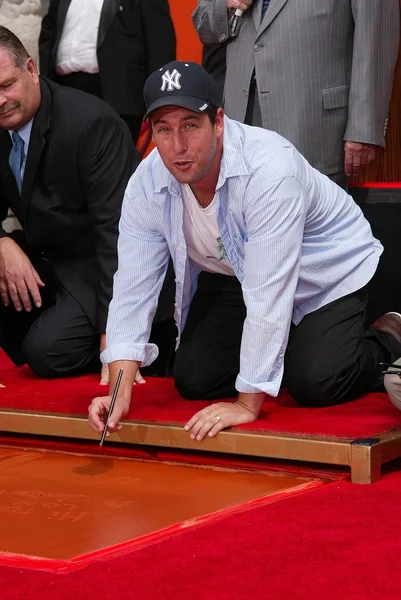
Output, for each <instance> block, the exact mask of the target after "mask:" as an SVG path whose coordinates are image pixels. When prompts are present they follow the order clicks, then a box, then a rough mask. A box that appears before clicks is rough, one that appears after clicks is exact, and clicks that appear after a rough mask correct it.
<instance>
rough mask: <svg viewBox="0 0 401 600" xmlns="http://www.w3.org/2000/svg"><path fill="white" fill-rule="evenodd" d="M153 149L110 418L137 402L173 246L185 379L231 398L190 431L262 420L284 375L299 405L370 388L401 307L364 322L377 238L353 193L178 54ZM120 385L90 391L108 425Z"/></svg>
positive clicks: (154, 118) (150, 86)
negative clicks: (245, 120)
mask: <svg viewBox="0 0 401 600" xmlns="http://www.w3.org/2000/svg"><path fill="white" fill-rule="evenodd" d="M145 102H146V107H147V116H148V118H149V120H150V123H151V126H152V131H153V138H154V141H155V144H156V149H155V150H154V151H153V152H152V153H151V154H150V156H149V157H148V158H146V159H145V160H144V161H143V162H142V163H141V165H140V166H139V168H138V169H137V171H136V172H135V174H134V175H133V177H132V178H131V180H130V182H129V184H128V187H127V190H126V194H125V199H124V203H123V209H122V216H121V221H120V237H119V266H118V272H117V274H116V276H115V280H114V292H113V300H112V302H111V305H110V309H109V318H108V324H107V349H106V350H105V352H104V353H103V354H102V360H103V361H104V362H105V363H106V364H108V365H109V368H110V374H111V386H110V391H111V392H112V391H113V388H114V384H115V382H116V378H117V374H118V372H119V369H120V368H123V369H124V377H123V380H122V384H121V386H120V390H119V394H118V396H117V401H116V404H115V408H114V411H113V414H112V416H111V419H110V423H109V432H110V433H111V432H113V431H116V430H117V429H118V427H119V421H120V419H121V418H122V417H123V416H124V415H125V414H126V413H127V411H128V409H129V404H130V399H131V393H132V384H133V381H134V378H135V375H136V373H137V370H138V369H139V367H140V366H147V365H149V364H150V363H152V361H154V360H155V358H156V357H157V354H158V350H157V347H155V345H154V344H150V343H149V333H150V328H151V325H152V319H153V316H154V313H155V310H156V306H157V298H158V295H159V292H160V289H161V285H162V282H163V277H164V274H165V272H166V269H167V265H168V261H169V257H170V256H171V257H172V260H173V264H174V269H175V277H176V302H175V320H176V324H177V353H176V359H175V366H174V377H175V381H176V386H177V388H178V390H179V392H180V393H181V395H182V396H183V397H185V398H188V399H200V398H203V399H210V400H215V399H221V398H228V397H233V396H234V395H237V400H236V401H235V402H217V403H213V404H211V405H210V406H208V407H207V408H205V409H203V410H201V411H199V412H198V413H196V414H195V415H194V417H193V418H192V419H191V420H190V421H189V422H188V423H187V424H186V426H185V428H186V430H187V431H188V432H189V434H190V436H191V437H192V439H197V440H199V441H200V440H202V439H203V438H204V437H205V436H206V435H209V436H214V435H216V433H218V431H220V430H221V429H223V428H224V427H229V426H232V425H238V424H241V423H247V422H250V421H253V420H255V419H256V418H257V417H258V414H259V411H260V408H261V406H262V403H263V400H264V398H265V397H266V395H270V396H276V395H277V394H278V391H279V388H280V385H281V384H282V380H283V375H284V385H286V386H287V387H288V389H289V391H290V392H291V393H292V395H293V397H294V398H295V400H296V401H297V402H298V403H299V404H300V405H302V406H328V405H332V404H336V403H341V402H346V401H348V400H352V399H353V398H356V397H357V396H359V395H360V394H362V393H365V392H367V391H369V390H370V389H371V388H372V386H373V385H374V382H375V380H376V378H377V376H378V374H379V373H380V366H379V363H380V362H381V361H383V362H390V361H392V360H393V359H395V358H398V357H399V356H400V355H401V316H400V315H398V314H397V313H392V314H388V315H385V316H384V317H382V318H381V319H379V320H378V321H377V322H376V323H375V324H374V326H373V327H371V328H370V329H368V330H367V331H364V325H365V324H364V317H365V309H366V304H367V299H368V287H369V283H370V281H371V280H372V277H373V275H374V273H375V271H376V268H377V265H378V262H379V257H380V254H381V253H382V246H381V244H380V242H379V241H378V240H376V239H375V238H374V237H373V235H372V232H371V229H370V226H369V224H368V222H367V221H366V219H365V218H364V216H363V215H362V212H361V211H360V209H359V208H358V206H357V205H356V204H355V203H354V201H353V200H352V198H351V197H350V196H349V195H348V194H347V193H346V192H345V191H344V190H342V189H341V188H340V187H338V186H337V185H336V184H335V183H333V182H332V181H330V180H329V179H328V178H327V177H326V176H324V175H322V174H320V173H319V172H318V171H316V170H315V169H313V168H312V167H311V166H310V165H309V163H308V162H307V161H306V160H305V159H304V158H303V157H302V156H301V155H300V154H299V153H298V152H297V150H296V149H295V148H294V147H293V146H292V144H291V143H290V142H288V141H287V140H285V139H284V138H282V137H281V136H279V135H277V134H276V133H273V132H271V131H268V130H263V129H259V128H256V127H250V126H247V125H242V124H240V123H238V122H236V121H232V120H230V119H228V118H227V117H225V116H224V112H223V110H222V108H221V107H220V105H219V94H218V88H217V86H216V84H215V82H214V80H213V78H211V77H210V75H208V74H207V73H206V72H205V71H204V70H203V69H202V68H201V67H200V66H199V65H197V64H195V63H185V62H180V61H174V62H172V63H169V64H167V65H165V67H163V68H162V69H160V70H159V71H156V72H155V73H153V74H152V75H151V76H150V77H149V78H148V80H147V83H146V86H145ZM109 404H110V395H109V396H107V397H105V398H95V399H94V400H93V402H92V404H91V406H90V408H89V421H90V424H91V426H92V427H93V428H94V429H95V430H96V431H98V432H99V433H101V432H102V431H103V428H104V421H105V417H106V415H107V410H108V407H109Z"/></svg>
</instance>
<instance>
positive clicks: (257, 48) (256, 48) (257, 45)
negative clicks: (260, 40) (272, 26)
mask: <svg viewBox="0 0 401 600" xmlns="http://www.w3.org/2000/svg"><path fill="white" fill-rule="evenodd" d="M262 48H263V46H262V45H260V44H255V45H254V47H253V49H254V50H255V52H259V50H262Z"/></svg>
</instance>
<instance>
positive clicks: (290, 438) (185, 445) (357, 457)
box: [0, 409, 401, 484]
mask: <svg viewBox="0 0 401 600" xmlns="http://www.w3.org/2000/svg"><path fill="white" fill-rule="evenodd" d="M122 423H123V425H124V427H123V428H122V429H121V431H120V432H118V433H117V434H114V435H113V438H111V439H110V440H109V441H108V443H124V444H132V445H145V446H157V447H161V448H176V449H181V450H197V451H205V452H218V453H226V454H236V455H242V456H255V457H262V458H274V459H281V460H292V461H305V462H314V463H322V464H329V465H341V466H349V467H350V469H351V481H352V482H353V483H360V484H367V483H373V482H374V481H377V480H378V479H379V478H380V476H381V466H382V465H383V464H385V463H387V462H389V461H391V460H394V459H396V458H400V457H401V428H398V429H395V430H393V431H390V432H387V433H381V434H378V435H377V436H375V437H371V438H360V439H356V440H353V439H350V438H332V437H319V436H310V435H308V436H306V435H300V434H297V435H294V434H282V433H270V432H257V433H256V432H246V431H243V430H241V431H240V430H227V431H221V432H220V433H219V435H218V436H217V437H215V438H207V439H205V440H204V441H203V442H195V441H193V440H191V439H190V437H189V436H188V433H187V432H186V431H184V429H183V428H182V426H179V425H174V424H171V425H169V424H164V423H147V422H141V421H122ZM0 431H1V432H4V433H16V434H25V435H41V436H51V437H61V438H73V439H81V440H82V439H84V440H96V441H98V440H99V436H98V435H96V433H95V432H93V431H92V430H91V429H90V428H89V426H88V422H87V419H86V418H85V417H82V416H73V415H62V414H48V413H34V412H24V411H13V410H6V409H2V410H0Z"/></svg>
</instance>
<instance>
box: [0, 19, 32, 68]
mask: <svg viewBox="0 0 401 600" xmlns="http://www.w3.org/2000/svg"><path fill="white" fill-rule="evenodd" d="M0 48H2V49H3V50H5V51H6V52H8V54H9V55H10V56H11V58H12V59H13V61H14V64H15V66H16V67H18V68H19V69H25V68H26V61H27V59H28V58H29V54H28V52H27V51H26V48H25V46H24V45H23V44H22V42H21V41H20V40H19V39H18V38H17V36H16V35H14V34H13V32H12V31H10V30H9V29H7V27H3V26H2V25H0Z"/></svg>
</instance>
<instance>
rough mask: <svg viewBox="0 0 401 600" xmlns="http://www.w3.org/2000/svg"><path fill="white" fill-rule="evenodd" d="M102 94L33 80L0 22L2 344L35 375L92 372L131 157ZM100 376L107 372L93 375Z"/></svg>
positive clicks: (122, 127)
mask: <svg viewBox="0 0 401 600" xmlns="http://www.w3.org/2000/svg"><path fill="white" fill-rule="evenodd" d="M138 160H139V159H138V154H137V152H136V150H135V148H134V146H133V142H132V139H131V136H130V133H129V130H128V127H127V125H126V124H125V123H124V122H123V121H122V120H121V119H120V117H119V116H118V115H117V114H116V113H115V112H114V111H113V109H111V108H110V107H109V106H108V105H107V104H106V103H105V102H103V101H102V100H99V99H98V98H95V97H93V96H91V95H89V94H85V93H82V92H80V91H77V90H73V89H70V88H65V87H62V86H59V85H57V84H54V83H52V82H50V81H49V80H47V79H45V78H39V76H38V73H37V70H36V67H35V63H34V61H33V60H32V58H30V57H29V55H28V53H27V51H26V50H25V48H24V46H23V45H22V44H21V42H20V41H19V40H18V38H17V37H15V36H14V35H13V34H12V33H11V32H10V31H9V30H8V29H6V28H5V27H0V219H1V221H4V219H5V218H6V216H7V212H8V210H9V209H10V208H11V210H12V211H13V212H14V214H15V215H16V216H17V218H18V220H19V221H20V223H21V226H22V231H18V232H13V233H12V234H11V235H8V234H7V233H6V232H5V231H4V230H3V229H0V294H1V301H2V308H1V309H0V314H1V315H2V319H1V320H2V334H1V337H2V339H1V345H2V347H3V348H4V350H5V351H6V352H7V354H8V355H9V356H10V357H11V358H12V359H13V360H14V362H15V363H16V364H23V363H27V364H28V365H29V366H30V367H31V368H32V370H33V371H34V372H35V373H37V374H38V375H40V376H42V377H63V376H68V375H71V374H78V373H84V372H88V371H93V370H96V369H99V371H100V360H99V352H100V351H101V350H102V349H103V347H104V346H105V330H106V319H107V313H108V306H109V302H110V299H111V295H112V284H113V276H114V272H115V270H116V268H117V237H118V222H119V218H120V211H121V204H122V200H123V196H124V190H125V187H126V185H127V182H128V180H129V178H130V176H131V174H132V173H133V171H134V170H135V168H136V166H137V164H138ZM102 379H103V380H104V382H105V383H106V382H107V379H108V374H107V372H106V371H103V373H102Z"/></svg>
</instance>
